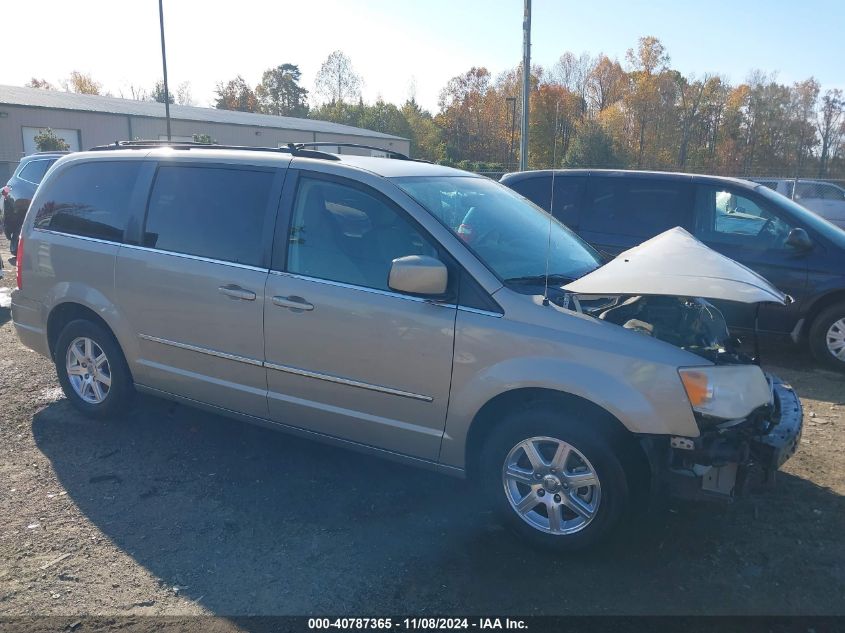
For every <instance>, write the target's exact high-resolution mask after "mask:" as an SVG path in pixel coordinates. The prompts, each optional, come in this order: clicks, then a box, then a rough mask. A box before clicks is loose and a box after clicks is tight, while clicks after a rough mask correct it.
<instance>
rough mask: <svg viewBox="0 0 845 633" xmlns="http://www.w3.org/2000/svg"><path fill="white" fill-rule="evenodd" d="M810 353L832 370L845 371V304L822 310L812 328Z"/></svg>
mask: <svg viewBox="0 0 845 633" xmlns="http://www.w3.org/2000/svg"><path fill="white" fill-rule="evenodd" d="M809 344H810V351H811V352H812V353H813V356H814V357H815V359H816V360H817V361H819V362H820V363H822V364H824V365H825V366H827V367H828V368H830V369H835V370H838V371H845V302H841V303H837V304H835V305H832V306H830V307H829V308H826V309H825V310H822V312H821V313H820V314H819V315H818V316H817V317H816V318H815V320H814V321H813V324H812V325H811V326H810V333H809Z"/></svg>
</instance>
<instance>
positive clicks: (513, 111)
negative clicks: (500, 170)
mask: <svg viewBox="0 0 845 633" xmlns="http://www.w3.org/2000/svg"><path fill="white" fill-rule="evenodd" d="M505 101H507V103H508V104H509V105H510V107H511V144H510V149H509V150H508V161H507V165H506V167H507V168H508V169H511V165H512V164H513V142H514V137H515V136H516V97H505Z"/></svg>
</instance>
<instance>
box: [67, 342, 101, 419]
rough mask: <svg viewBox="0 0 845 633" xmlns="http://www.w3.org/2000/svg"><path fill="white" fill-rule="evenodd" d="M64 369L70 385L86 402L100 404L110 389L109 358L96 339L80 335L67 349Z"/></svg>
mask: <svg viewBox="0 0 845 633" xmlns="http://www.w3.org/2000/svg"><path fill="white" fill-rule="evenodd" d="M65 370H66V371H67V377H68V380H69V381H70V385H71V387H73V390H74V391H75V392H76V395H78V396H79V397H80V398H82V400H84V401H85V402H87V403H88V404H101V403H102V402H103V401H104V400H105V399H106V397H107V396H108V395H109V390H110V389H111V367H110V366H109V359H108V358H107V357H106V353H105V352H104V351H103V348H101V347H100V346H99V345H98V344H97V343H96V341H94V340H92V339H90V338H88V337H86V336H80V337H78V338H75V339H74V340H73V342H72V343H71V344H70V346H69V347H68V350H67V355H66V360H65Z"/></svg>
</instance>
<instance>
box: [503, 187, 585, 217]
mask: <svg viewBox="0 0 845 633" xmlns="http://www.w3.org/2000/svg"><path fill="white" fill-rule="evenodd" d="M554 181H555V187H554V189H555V195H554V207H555V208H554V211H553V214H554V216H555V217H556V218H557V219H558V220H560V221H561V222H563V223H564V224H566V225H567V226H570V227H577V226H578V215H579V211H580V205H581V201H582V200H583V196H584V188H585V186H586V183H587V179H586V177H583V176H555V179H554ZM508 186H510V188H511V189H513V190H514V191H516V192H517V193H518V194H520V195H522V196H525V197H526V198H528V199H529V200H530V201H531V202H533V203H534V204H536V205H537V206H538V207H540V208H541V209H545V210H546V211H548V210H549V208H550V207H551V205H552V177H551V176H538V177H536V178H525V179H523V180H518V181H516V182H515V183H513V184H512V185H508Z"/></svg>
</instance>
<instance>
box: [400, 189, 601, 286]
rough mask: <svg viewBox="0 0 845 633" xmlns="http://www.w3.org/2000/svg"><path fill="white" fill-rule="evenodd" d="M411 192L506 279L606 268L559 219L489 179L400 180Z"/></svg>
mask: <svg viewBox="0 0 845 633" xmlns="http://www.w3.org/2000/svg"><path fill="white" fill-rule="evenodd" d="M393 180H394V182H395V183H396V184H397V185H399V187H400V188H401V189H403V190H404V191H405V192H406V193H408V195H410V196H411V197H412V198H414V199H415V200H416V201H417V202H419V203H420V204H421V205H422V206H423V207H425V208H426V209H427V210H428V211H429V212H430V213H431V214H432V215H434V216H435V217H436V218H437V219H438V220H440V221H441V222H442V223H443V224H445V225H446V226H447V227H449V229H450V230H451V231H452V232H453V233H454V234H455V235H457V236H458V237H459V238H461V239H462V240H463V241H464V242H466V244H467V245H468V246H469V247H470V248H471V249H472V250H473V251H474V252H475V254H476V255H477V256H478V257H479V258H480V259H481V260H482V261H483V262H484V263H485V264H486V265H487V267H488V268H490V270H492V271H493V272H494V273H495V274H496V275H497V276H498V277H499V278H500V279H502V280H503V281H512V282H517V281H531V280H532V279H533V278H539V277H542V276H544V275H545V273H546V253H547V252H548V253H549V262H548V272H549V274H550V275H551V276H552V277H553V281H554V282H555V283H559V282H558V279H560V278H562V279H570V280H571V279H577V278H579V277H581V276H582V275H585V274H586V273H588V272H590V271H592V270H595V269H596V268H598V267H599V266H601V259H600V257H599V255H598V253H597V252H596V251H595V250H593V248H592V247H591V246H589V245H588V244H587V243H586V242H584V241H583V240H582V239H581V238H580V237H578V236H577V235H575V234H574V233H573V232H572V231H570V230H569V229H568V228H566V227H565V226H564V225H563V224H561V223H560V222H559V221H558V220H556V219H554V218H552V221H551V246H550V245H549V214H548V213H546V212H545V211H543V210H542V209H540V208H539V207H536V206H534V205H533V204H532V203H531V202H529V201H528V200H526V199H525V198H523V197H522V196H520V195H519V194H517V193H515V192H514V191H512V190H510V189H508V188H507V187H505V186H503V185H500V184H499V183H497V182H494V181H492V180H488V179H487V178H477V177H472V176H438V177H428V176H422V177H406V178H395V179H393Z"/></svg>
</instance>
